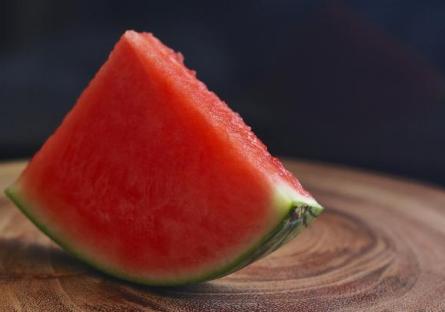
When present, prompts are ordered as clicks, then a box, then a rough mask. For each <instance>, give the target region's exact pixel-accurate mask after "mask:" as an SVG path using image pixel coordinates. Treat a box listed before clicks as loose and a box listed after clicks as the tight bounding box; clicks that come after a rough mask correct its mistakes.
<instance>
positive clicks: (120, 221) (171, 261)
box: [6, 31, 323, 285]
mask: <svg viewBox="0 0 445 312" xmlns="http://www.w3.org/2000/svg"><path fill="white" fill-rule="evenodd" d="M6 193H7V195H8V196H9V197H10V198H11V199H12V200H13V201H14V202H15V203H16V205H17V206H18V207H19V208H20V209H21V210H22V211H23V213H24V214H25V215H26V216H28V217H29V219H31V221H33V222H34V223H35V224H36V225H37V226H38V227H39V228H40V229H41V230H42V231H43V232H45V233H46V234H47V235H48V236H49V237H51V238H52V239H53V240H54V241H55V242H57V243H58V244H59V245H60V246H62V247H63V248H64V249H66V250H67V251H68V252H70V253H71V254H73V255H75V256H77V257H78V258H80V259H82V260H84V261H86V262H87V263H89V264H91V265H92V266H94V267H96V268H98V269H100V270H102V271H105V272H107V273H109V274H112V275H115V276H118V277H120V278H123V279H127V280H130V281H135V282H140V283H144V284H151V285H179V284H186V283H192V282H199V281H204V280H208V279H212V278H216V277H219V276H223V275H225V274H228V273H230V272H233V271H234V270H237V269H239V268H241V267H243V266H245V265H247V264H248V263H250V262H252V261H254V260H256V259H258V258H260V257H261V256H264V255H266V254H268V253H269V252H271V251H273V250H275V249H276V248H278V247H279V246H280V245H282V244H283V243H284V242H286V241H287V240H289V239H290V238H292V237H293V236H295V235H296V234H297V233H298V232H299V231H300V230H301V229H302V228H303V227H304V226H305V225H307V224H308V223H310V222H312V220H313V219H314V218H315V217H316V216H318V215H319V214H320V213H321V212H322V210H323V208H322V207H321V206H320V205H319V204H318V203H317V202H316V201H315V200H314V199H313V198H312V196H311V195H310V194H309V193H307V192H306V191H305V190H304V189H303V188H302V186H301V185H300V183H299V182H298V180H297V179H296V178H295V177H293V176H292V175H291V174H290V173H289V172H288V171H287V170H286V169H285V168H284V167H283V166H282V164H281V163H280V162H279V161H278V160H277V159H275V158H273V157H272V156H271V155H270V154H269V153H268V151H267V149H266V147H265V146H264V145H263V144H262V143H261V142H260V141H259V140H258V139H257V138H256V136H255V135H254V134H253V133H252V131H251V130H250V128H249V127H248V126H246V125H245V123H244V122H243V121H242V119H241V118H240V117H239V116H238V115H237V114H236V113H234V112H233V111H231V110H230V108H229V107H228V106H227V105H226V104H225V103H224V102H222V101H221V100H220V99H219V98H218V97H217V96H216V95H215V94H214V93H212V92H210V91H208V89H207V88H206V86H205V85H204V84H203V83H202V82H200V81H199V80H198V79H197V78H196V77H195V75H194V72H192V71H190V70H189V69H187V68H186V67H185V66H184V65H183V60H182V56H181V55H180V54H177V53H175V52H174V51H172V50H171V49H169V48H167V47H166V46H165V45H163V44H162V43H161V42H160V41H159V40H158V39H156V38H155V37H154V36H153V35H151V34H148V33H137V32H134V31H127V32H126V33H125V34H124V35H123V36H122V38H121V39H120V40H119V41H118V43H117V44H116V46H115V48H114V49H113V51H112V53H111V54H110V56H109V58H108V60H107V61H106V63H105V64H104V65H103V66H102V67H101V69H100V70H99V71H98V73H97V74H96V76H95V77H94V78H93V80H92V81H91V82H90V84H89V85H88V87H87V88H86V89H85V91H84V92H83V93H82V95H81V96H80V98H79V99H78V101H77V103H76V105H75V106H74V107H73V109H72V110H71V111H70V112H69V113H68V115H67V116H66V117H65V119H64V120H63V122H62V124H61V125H60V126H59V128H58V129H57V130H56V131H55V133H54V134H53V135H52V136H51V137H50V138H49V139H48V140H47V141H46V142H45V144H44V145H43V146H42V148H41V149H40V151H38V152H37V154H36V155H35V156H34V157H33V159H32V160H31V161H30V163H29V165H28V166H27V168H26V169H25V170H24V172H23V173H22V175H21V176H20V177H19V179H18V180H17V182H16V183H14V184H13V185H12V186H11V187H9V188H8V189H7V190H6Z"/></svg>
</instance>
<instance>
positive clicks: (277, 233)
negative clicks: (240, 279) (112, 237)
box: [5, 185, 324, 286]
mask: <svg viewBox="0 0 445 312" xmlns="http://www.w3.org/2000/svg"><path fill="white" fill-rule="evenodd" d="M5 194H6V196H7V197H8V198H9V199H10V200H11V201H12V202H13V203H14V204H15V205H16V206H17V207H18V208H19V210H20V211H21V212H22V213H23V214H24V215H25V216H26V217H27V218H28V219H29V220H30V221H31V222H32V223H34V225H35V226H36V227H37V228H39V229H40V230H41V231H42V232H43V233H45V234H46V235H47V236H48V237H49V238H50V239H52V240H53V241H54V242H55V243H56V244H58V245H59V246H60V247H62V249H64V250H65V251H67V252H68V253H69V254H71V255H72V256H74V257H76V258H78V259H79V260H81V261H82V262H84V263H86V264H88V265H90V266H91V267H93V268H95V269H97V270H99V271H101V272H104V273H107V274H109V275H111V276H113V277H117V278H119V279H122V280H126V281H130V282H134V283H137V284H142V285H147V286H180V285H186V284H194V283H199V282H204V281H208V280H211V279H215V278H219V277H222V276H225V275H228V274H230V273H232V272H235V271H237V270H239V269H241V268H243V267H245V266H246V265H248V264H250V263H252V262H254V261H255V260H257V259H259V258H262V257H264V256H266V255H268V254H270V253H271V252H273V251H275V250H276V249H277V248H278V247H280V246H282V245H283V244H285V243H286V242H288V241H289V240H291V239H292V238H294V237H295V236H296V235H297V234H299V233H300V232H301V230H303V229H304V228H305V227H307V226H308V225H309V224H311V223H312V222H313V221H314V220H315V219H316V218H317V217H318V216H319V215H320V214H321V213H322V212H323V210H324V208H323V207H322V206H320V205H319V204H318V203H317V202H315V201H313V200H309V201H308V202H306V201H304V199H303V198H302V199H299V200H296V201H291V202H289V204H288V207H286V208H285V209H284V211H285V212H286V213H285V215H284V216H283V217H281V221H280V222H279V223H278V225H277V226H275V227H274V228H273V230H272V231H270V232H269V233H267V234H266V235H265V236H263V238H261V239H260V240H259V241H258V242H257V243H255V244H253V245H252V246H251V247H249V248H248V249H247V250H246V251H245V252H244V253H242V254H241V255H240V256H238V257H236V258H235V259H234V260H233V261H231V262H230V263H228V264H225V265H223V266H222V267H218V268H217V269H216V270H214V271H211V272H206V273H204V274H201V275H196V276H190V277H188V278H181V279H166V280H155V279H146V278H138V277H135V276H133V275H128V274H126V273H124V272H121V271H117V270H115V269H113V268H110V267H107V266H106V265H104V264H102V263H97V262H95V261H93V260H91V258H90V257H88V256H86V255H84V254H82V253H80V252H78V251H76V250H75V249H74V248H71V246H70V244H68V243H66V242H64V241H63V239H59V238H57V236H58V235H55V234H54V233H53V232H52V231H51V230H50V229H49V228H48V227H47V226H45V225H44V224H42V223H41V222H39V221H38V220H37V219H38V218H36V217H35V216H34V215H33V214H32V213H31V211H32V205H31V204H29V203H28V202H27V201H26V200H25V199H24V198H22V197H24V196H20V194H19V192H18V191H16V190H15V187H14V185H13V186H11V187H9V188H7V189H6V190H5Z"/></svg>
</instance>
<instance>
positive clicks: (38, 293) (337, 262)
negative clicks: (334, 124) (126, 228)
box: [0, 161, 445, 311]
mask: <svg viewBox="0 0 445 312" xmlns="http://www.w3.org/2000/svg"><path fill="white" fill-rule="evenodd" d="M23 165H24V163H23V162H15V163H7V164H3V165H0V188H1V189H4V188H5V187H6V186H7V185H8V184H9V183H11V181H12V180H13V179H14V178H15V177H16V176H17V175H18V174H19V172H20V170H21V169H22V168H23ZM287 166H288V167H289V168H290V169H291V170H292V171H293V172H295V173H296V174H297V176H299V177H300V178H301V180H302V182H303V184H304V185H306V186H307V188H308V189H309V190H310V191H311V192H312V193H313V194H314V195H315V196H316V198H317V199H319V201H320V202H321V203H322V204H324V206H325V207H326V213H325V214H323V215H322V216H321V217H320V218H319V220H318V221H316V222H315V223H314V224H313V225H312V226H311V227H310V228H309V229H307V230H306V231H304V232H303V233H302V234H301V235H300V236H299V237H298V238H297V239H295V240H294V241H292V242H291V243H290V244H288V245H287V246H285V247H283V248H282V249H280V250H279V251H277V252H275V253H273V254H272V255H270V256H268V257H266V258H265V259H263V260H261V261H259V262H257V263H255V264H253V265H251V266H249V267H247V268H245V269H243V270H241V271H239V272H237V273H235V274H232V275H230V276H227V277H225V278H222V279H219V280H216V281H213V282H209V283H204V284H200V285H195V286H188V287H181V288H164V289H163V288H149V287H141V286H137V285H132V284H129V283H125V282H121V281H118V280H116V279H113V278H110V277H108V276H105V275H103V274H101V273H99V272H97V271H95V270H93V269H90V268H89V267H87V266H85V265H83V264H81V263H79V262H78V261H76V260H74V259H72V258H71V257H70V256H68V255H67V254H65V253H64V252H63V251H61V250H60V249H59V248H58V247H56V246H55V245H53V244H52V243H51V242H50V241H49V240H48V239H47V238H46V237H45V236H44V235H43V234H41V233H40V232H39V231H38V230H37V229H36V228H35V227H34V226H33V225H32V224H31V223H30V222H29V221H28V220H27V219H26V218H25V217H23V216H22V215H21V214H20V212H19V211H18V210H17V209H16V208H14V206H13V205H12V204H11V203H10V202H9V201H8V200H7V199H6V198H5V197H4V196H1V197H0V310H1V311H151V310H154V311H356V310H363V311H445V192H444V191H443V190H441V189H438V188H434V187H429V186H425V185H420V184H416V183H414V182H408V181H402V180H396V179H392V178H388V177H384V176H379V175H375V174H369V173H364V172H360V171H354V170H351V169H346V168H339V167H334V166H328V165H320V164H310V163H297V162H293V161H288V162H287Z"/></svg>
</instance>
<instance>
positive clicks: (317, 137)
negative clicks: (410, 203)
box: [0, 0, 445, 185]
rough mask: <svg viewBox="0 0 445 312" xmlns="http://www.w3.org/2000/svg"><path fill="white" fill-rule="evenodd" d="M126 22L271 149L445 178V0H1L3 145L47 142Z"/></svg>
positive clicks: (5, 155)
mask: <svg viewBox="0 0 445 312" xmlns="http://www.w3.org/2000/svg"><path fill="white" fill-rule="evenodd" d="M126 29H136V30H138V31H150V32H153V33H154V34H155V35H156V36H158V37H159V38H160V39H161V40H162V41H164V42H165V43H167V44H168V45H170V46H171V47H173V48H174V49H176V50H179V51H181V52H182V53H183V54H184V55H185V57H186V64H187V65H188V66H189V67H191V68H193V69H196V70H197V72H198V76H199V77H200V78H201V79H202V80H203V81H204V82H206V83H207V85H208V86H209V88H210V89H212V90H214V91H215V92H216V93H217V94H219V95H220V97H221V98H222V99H224V100H226V101H227V102H228V103H229V105H230V106H231V107H232V108H233V109H234V110H236V111H238V112H239V113H240V114H241V115H242V116H243V117H244V119H245V120H246V121H247V122H248V123H249V124H251V126H252V127H253V129H254V131H255V132H256V133H257V134H258V136H259V137H260V138H261V139H262V140H263V141H264V142H265V143H266V144H267V145H268V146H269V148H270V150H271V152H272V153H273V154H276V155H282V156H293V157H299V158H309V159H313V160H321V161H327V162H336V163H343V164H347V165H352V166H360V167H365V168H370V169H377V170H382V171H386V172H390V173H394V174H399V175H405V176H408V177H412V178H416V179H421V180H428V181H432V182H435V183H439V184H442V185H445V165H444V164H443V162H444V160H445V138H444V134H445V79H444V73H445V1H412V0H411V1H409V0H404V1H314V0H311V1H309V0H308V1H295V0H293V1H292V0H287V1H283V0H278V1H273V0H269V1H261V0H256V1H204V0H202V1H164V0H162V1H161V0H157V1H115V0H113V1H74V0H69V1H68V0H67V1H60V0H40V1H35V0H26V1H18V0H11V1H4V0H0V159H10V158H17V157H29V156H30V155H32V154H33V153H34V152H35V151H36V150H37V149H38V147H39V146H40V145H41V144H42V143H43V141H44V140H45V138H46V137H47V136H48V135H49V134H50V133H51V132H52V131H53V130H54V129H55V127H56V126H57V125H58V123H59V122H60V121H61V119H62V117H63V115H64V114H65V113H66V112H67V111H68V110H69V109H70V108H71V107H72V105H73V104H74V103H75V100H76V98H77V97H78V95H79V94H80V92H81V91H82V89H83V88H84V87H85V86H86V84H87V83H88V81H89V80H90V79H91V78H92V76H93V75H94V73H95V72H96V70H97V69H98V68H99V67H100V65H101V64H102V63H103V61H104V60H105V58H106V56H107V54H108V53H109V51H110V50H111V48H112V47H113V44H114V43H115V42H116V41H117V40H118V38H119V36H120V35H121V34H122V33H123V32H124V30H126Z"/></svg>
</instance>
